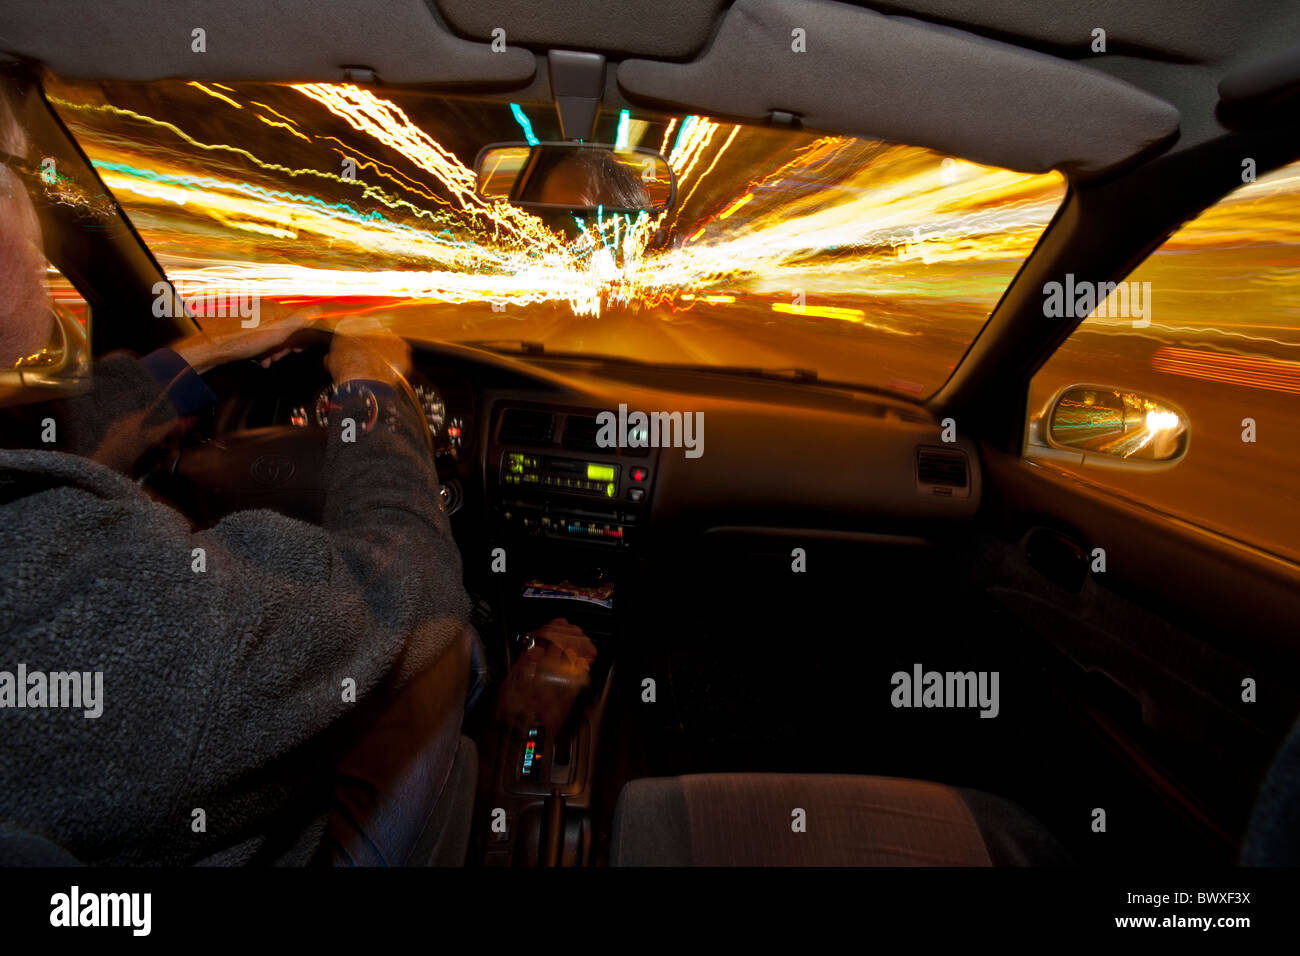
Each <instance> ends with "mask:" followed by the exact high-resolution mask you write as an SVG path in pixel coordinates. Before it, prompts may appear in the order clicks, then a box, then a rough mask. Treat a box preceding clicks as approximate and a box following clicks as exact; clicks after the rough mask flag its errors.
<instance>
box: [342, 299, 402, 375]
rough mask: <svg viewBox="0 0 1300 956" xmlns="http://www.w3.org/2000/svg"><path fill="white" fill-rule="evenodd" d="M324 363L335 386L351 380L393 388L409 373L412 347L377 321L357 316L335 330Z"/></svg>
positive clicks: (372, 318) (373, 318)
mask: <svg viewBox="0 0 1300 956" xmlns="http://www.w3.org/2000/svg"><path fill="white" fill-rule="evenodd" d="M325 364H326V367H327V368H328V369H329V372H330V375H332V376H333V377H334V383H335V384H336V385H337V384H341V383H343V382H346V381H349V380H352V379H365V380H368V381H372V382H385V383H387V384H390V385H392V384H395V383H396V382H397V381H398V380H399V379H401V378H404V377H405V376H406V374H407V373H408V372H409V371H410V368H411V347H410V346H409V345H407V344H406V341H405V340H404V339H403V338H401V337H400V336H398V335H396V334H394V333H393V332H392V331H390V330H389V329H387V328H386V327H385V326H384V325H383V324H382V323H381V322H380V321H379V319H378V318H375V317H370V316H358V317H356V318H349V319H344V320H343V321H342V322H340V323H338V325H336V326H335V327H334V339H333V341H332V342H331V344H330V354H329V357H328V358H327V359H326V360H325Z"/></svg>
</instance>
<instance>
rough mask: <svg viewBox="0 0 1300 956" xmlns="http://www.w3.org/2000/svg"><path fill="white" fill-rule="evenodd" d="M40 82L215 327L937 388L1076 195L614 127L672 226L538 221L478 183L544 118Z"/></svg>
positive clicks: (951, 163) (793, 144) (973, 173)
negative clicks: (294, 310)
mask: <svg viewBox="0 0 1300 956" xmlns="http://www.w3.org/2000/svg"><path fill="white" fill-rule="evenodd" d="M47 91H48V94H49V97H50V100H51V102H52V103H53V104H54V106H55V108H56V109H57V110H58V111H59V113H60V115H61V116H62V117H63V119H64V121H65V122H66V123H67V125H68V127H69V128H70V129H71V131H72V133H73V135H74V136H76V137H77V139H78V140H79V142H80V143H81V145H82V146H83V148H84V149H85V151H86V153H87V154H88V155H89V157H90V159H91V161H92V162H93V164H94V165H95V167H96V168H97V169H98V171H99V174H100V175H101V176H102V177H103V179H104V182H105V184H106V185H107V186H108V187H109V189H110V190H111V191H112V192H113V194H114V195H115V196H116V198H117V199H118V201H119V202H120V203H121V205H122V207H123V208H124V209H125V210H126V212H127V214H128V215H129V216H130V218H131V220H132V222H133V223H134V225H135V226H136V228H137V229H138V230H139V232H140V234H141V236H142V237H143V239H144V241H145V242H146V243H147V244H148V245H149V247H150V249H151V250H152V251H153V253H154V255H155V256H156V257H157V259H158V261H159V262H160V264H161V265H162V267H163V269H164V270H165V271H166V272H167V275H168V277H169V278H170V279H171V280H172V281H173V283H174V284H176V286H177V288H178V291H179V292H180V293H181V295H182V296H183V297H184V298H186V299H187V300H189V301H191V303H192V307H193V309H194V311H195V313H196V315H197V316H198V318H199V321H200V322H202V319H203V311H204V310H203V302H204V301H205V297H206V301H209V302H211V301H224V300H226V299H228V298H229V297H232V296H248V295H256V296H260V297H261V298H262V299H264V300H281V301H293V302H318V303H320V304H321V305H322V306H323V308H324V309H325V310H326V312H327V314H344V313H347V314H355V313H357V312H363V311H364V312H374V313H379V314H381V315H383V316H384V317H385V319H386V320H387V321H389V322H391V323H392V324H393V325H394V327H395V328H397V330H398V331H400V332H403V333H405V334H408V335H412V336H422V337H428V338H436V339H443V340H449V341H459V342H492V343H493V344H494V345H495V344H499V345H500V346H501V347H509V345H510V343H517V342H519V341H527V342H535V343H540V344H541V345H542V346H543V347H544V348H545V350H546V351H547V352H579V353H583V354H590V355H601V356H618V357H622V358H631V359H636V360H640V361H646V362H652V363H672V364H681V363H687V364H703V365H728V366H753V367H760V368H766V369H785V368H791V367H797V368H803V369H808V370H811V371H814V372H816V373H817V374H818V375H819V376H820V377H821V378H822V379H826V380H836V381H844V382H852V383H858V384H863V385H869V386H880V387H887V388H891V389H896V390H898V391H900V392H902V393H907V394H912V395H926V394H929V393H930V392H932V391H934V390H935V389H936V388H938V387H939V386H940V385H941V384H942V383H943V381H944V380H945V379H946V378H947V377H948V375H949V373H950V372H951V370H952V368H953V366H954V365H955V364H956V363H957V362H958V361H959V360H960V358H961V356H962V354H963V353H964V352H965V350H966V348H967V346H968V345H969V344H970V342H971V341H972V340H973V339H974V338H975V336H976V334H977V333H978V332H979V330H980V328H981V327H982V325H983V323H984V321H985V320H986V319H987V318H988V315H989V313H990V311H991V310H992V308H993V306H994V305H995V304H996V302H997V300H998V299H999V297H1000V296H1001V294H1002V292H1003V290H1004V289H1005V288H1006V286H1007V285H1008V284H1009V282H1010V280H1011V278H1012V277H1013V276H1014V274H1015V272H1016V270H1017V269H1018V268H1019V266H1020V264H1021V262H1022V261H1023V260H1024V258H1025V257H1026V256H1027V255H1028V254H1029V252H1030V250H1031V249H1032V248H1033V246H1034V244H1035V243H1036V242H1037V241H1038V238H1039V236H1040V235H1041V233H1042V232H1043V229H1044V228H1045V226H1046V225H1047V223H1048V221H1049V220H1050V219H1051V217H1052V215H1053V213H1054V212H1055V210H1056V208H1057V206H1058V205H1059V203H1060V201H1061V199H1062V197H1063V195H1064V192H1065V188H1064V181H1063V179H1062V178H1061V177H1060V176H1059V175H1057V174H1055V173H1053V174H1047V175H1028V174H1024V173H1016V172H1010V171H1007V170H1000V169H995V168H990V167H987V166H980V165H977V164H974V163H969V162H965V161H963V160H958V159H954V158H951V157H946V156H944V155H942V154H939V153H935V152H933V151H930V150H926V149H921V148H916V147H910V146H899V145H893V144H889V143H882V142H876V141H873V140H868V139H858V138H852V137H842V136H826V135H819V134H814V133H809V132H806V131H791V130H779V129H771V128H764V127H754V126H736V125H731V124H727V123H720V122H715V121H713V120H711V119H709V118H707V117H703V116H684V115H677V116H673V115H664V114H655V113H648V112H647V113H642V112H640V111H631V112H628V111H610V112H606V113H604V114H602V116H601V117H600V120H599V123H598V127H597V131H596V137H595V138H596V139H597V140H598V141H600V142H609V143H617V144H619V145H627V146H633V147H638V146H639V147H648V148H650V149H654V150H659V151H661V152H662V153H663V154H664V155H666V156H667V157H668V158H669V161H670V164H671V165H672V167H673V170H674V172H675V173H676V176H677V181H678V182H677V198H676V202H675V204H674V206H673V208H671V209H669V210H667V211H666V212H663V213H661V214H655V215H648V214H644V213H642V214H640V215H636V216H633V215H626V214H622V215H609V216H606V215H604V214H602V213H600V212H598V213H597V214H596V215H594V216H591V215H588V216H586V217H578V216H573V215H569V214H565V213H542V214H538V213H536V212H527V211H524V210H522V209H517V208H513V207H511V206H508V205H507V204H505V203H504V202H502V201H499V200H483V199H480V198H479V197H477V196H476V194H475V191H474V186H475V175H474V169H473V167H474V159H475V156H476V155H477V154H478V152H479V150H480V149H481V148H482V147H483V146H485V145H487V144H489V143H498V142H502V141H508V140H525V139H527V140H529V141H533V140H541V141H546V140H554V139H558V138H559V128H558V127H559V124H558V120H557V118H556V116H555V111H554V109H553V108H551V107H548V106H529V107H521V106H520V105H518V104H511V103H507V102H499V101H495V100H484V99H468V98H448V97H443V96H432V95H428V94H420V93H413V92H409V91H393V90H389V89H379V88H373V89H372V88H360V87H357V86H352V85H327V84H303V85H296V86H282V85H269V84H233V85H226V84H218V83H211V82H210V83H198V82H191V83H184V82H180V81H172V82H164V83H149V84H139V83H135V84H127V83H81V82H77V83H72V82H65V81H60V80H57V79H53V78H52V79H50V80H49V82H48V84H47Z"/></svg>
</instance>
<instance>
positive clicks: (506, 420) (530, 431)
mask: <svg viewBox="0 0 1300 956" xmlns="http://www.w3.org/2000/svg"><path fill="white" fill-rule="evenodd" d="M554 435H555V416H554V415H552V414H551V413H550V412H539V411H534V410H532V409H529V408H507V409H506V410H505V413H504V414H503V415H502V416H501V430H500V431H499V432H498V433H497V440H498V441H499V442H500V443H501V444H503V445H549V444H551V441H552V439H553V438H554Z"/></svg>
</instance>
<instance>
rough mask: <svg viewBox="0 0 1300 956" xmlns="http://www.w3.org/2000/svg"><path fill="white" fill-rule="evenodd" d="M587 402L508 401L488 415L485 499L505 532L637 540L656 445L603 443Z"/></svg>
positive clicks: (586, 542) (603, 544)
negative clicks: (566, 404) (560, 405)
mask: <svg viewBox="0 0 1300 956" xmlns="http://www.w3.org/2000/svg"><path fill="white" fill-rule="evenodd" d="M598 414H599V412H598V411H597V410H593V409H579V408H568V409H555V408H547V407H542V406H536V405H524V404H512V405H508V406H505V407H499V408H498V409H497V410H496V411H495V413H494V417H493V422H492V427H491V433H490V434H491V439H490V443H489V446H488V454H487V466H488V484H489V507H490V508H491V510H492V513H493V516H494V517H495V524H496V527H497V531H498V534H500V535H501V536H502V537H505V538H534V539H556V540H562V541H565V542H568V543H572V544H577V545H582V546H590V547H593V548H606V549H627V548H631V547H633V546H635V544H636V542H637V539H638V535H639V533H640V531H641V528H642V526H643V525H644V523H645V518H646V515H647V514H648V511H649V507H650V503H651V499H652V496H653V492H654V481H655V477H656V473H657V472H658V456H657V454H656V449H651V448H635V447H613V448H608V447H602V446H601V445H600V443H599V442H598V441H597V437H598V434H599V424H598V421H597V415H598Z"/></svg>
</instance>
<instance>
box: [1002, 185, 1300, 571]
mask: <svg viewBox="0 0 1300 956" xmlns="http://www.w3.org/2000/svg"><path fill="white" fill-rule="evenodd" d="M1126 285H1127V290H1126V291H1127V299H1128V301H1127V306H1125V303H1124V302H1122V301H1120V296H1119V295H1116V294H1112V295H1111V296H1110V299H1109V301H1108V303H1107V304H1106V306H1105V307H1104V308H1103V307H1102V306H1100V305H1098V306H1097V307H1096V308H1095V309H1094V311H1093V312H1092V313H1091V314H1090V315H1089V317H1088V318H1087V319H1085V320H1084V321H1083V322H1082V323H1081V324H1080V325H1079V327H1078V328H1077V329H1076V330H1075V331H1074V333H1073V334H1072V335H1071V336H1070V338H1069V339H1067V340H1066V341H1065V343H1063V344H1062V346H1061V347H1060V349H1059V350H1058V351H1057V352H1056V353H1055V354H1054V355H1053V356H1052V357H1051V358H1050V359H1049V360H1048V362H1047V364H1046V365H1044V366H1043V367H1042V368H1041V369H1040V370H1039V372H1038V374H1037V375H1035V376H1034V379H1033V381H1032V383H1031V385H1030V395H1029V401H1030V406H1029V413H1030V414H1029V420H1030V425H1029V432H1028V434H1027V436H1026V443H1025V454H1026V456H1027V457H1029V458H1032V459H1034V460H1038V461H1042V462H1044V463H1050V464H1051V465H1052V466H1053V467H1059V468H1062V469H1064V470H1067V471H1069V472H1071V473H1073V474H1076V475H1078V476H1080V477H1082V478H1084V479H1086V480H1088V481H1090V482H1091V483H1093V484H1095V485H1098V486H1100V487H1103V488H1106V489H1108V490H1110V491H1113V492H1115V493H1117V494H1121V495H1123V496H1125V497H1127V498H1129V499H1131V500H1135V501H1138V502H1140V503H1142V504H1144V505H1147V506H1149V507H1151V508H1152V509H1155V510H1158V511H1161V512H1163V513H1166V514H1170V515H1173V516H1176V517H1178V518H1182V519H1184V520H1186V521H1189V522H1192V523H1194V524H1197V525H1200V526H1202V527H1205V528H1209V529H1211V530H1213V531H1217V532H1219V533H1222V534H1224V535H1227V536H1229V537H1232V538H1236V539H1238V540H1240V541H1243V542H1246V543H1248V544H1251V545H1254V546H1256V547H1259V548H1261V549H1263V550H1266V551H1270V552H1272V553H1274V554H1277V555H1280V556H1283V557H1286V558H1289V559H1290V560H1293V561H1300V162H1297V163H1293V164H1291V165H1290V166H1287V167H1284V168H1283V169H1280V170H1276V171H1274V172H1273V173H1270V174H1269V175H1267V176H1264V177H1261V178H1260V179H1259V180H1258V181H1257V182H1253V183H1248V184H1246V185H1243V186H1242V187H1240V188H1238V189H1237V190H1236V191H1235V192H1233V193H1232V194H1230V195H1229V196H1227V197H1225V198H1224V199H1222V200H1221V201H1220V202H1219V203H1218V204H1217V205H1215V206H1213V207H1212V208H1210V209H1208V210H1206V211H1205V212H1203V213H1202V214H1201V215H1200V216H1198V217H1197V218H1196V219H1195V220H1193V221H1191V222H1188V223H1186V224H1185V225H1184V226H1183V227H1182V228H1180V229H1179V230H1178V231H1177V232H1176V233H1174V234H1173V235H1172V236H1170V238H1169V239H1168V240H1167V241H1166V242H1165V243H1164V245H1162V246H1161V247H1160V248H1159V249H1158V250H1157V251H1156V252H1155V253H1153V254H1152V255H1151V256H1150V257H1149V258H1148V259H1147V260H1146V261H1145V262H1144V263H1142V265H1140V266H1139V267H1138V268H1137V269H1136V270H1134V272H1133V273H1132V274H1131V275H1129V276H1128V277H1127V279H1126ZM1117 291H1118V292H1120V293H1123V292H1124V291H1125V290H1123V289H1120V290H1117ZM1047 294H1048V291H1047V290H1045V296H1046V295H1047ZM1067 294H1068V293H1067ZM1117 306H1119V307H1117ZM1083 307H1084V308H1087V307H1089V306H1088V305H1084V306H1083ZM1117 313H1118V314H1117ZM1077 385H1089V386H1104V387H1107V389H1106V390H1092V391H1077V392H1072V393H1070V394H1069V395H1068V396H1067V400H1066V404H1070V405H1072V407H1071V408H1067V409H1066V413H1067V417H1068V416H1073V417H1072V420H1070V421H1068V422H1067V424H1069V425H1073V426H1074V427H1075V428H1079V427H1080V425H1081V424H1083V423H1084V419H1085V414H1082V413H1081V412H1080V409H1081V408H1082V407H1083V405H1084V403H1085V402H1086V403H1093V402H1097V403H1098V405H1097V406H1095V407H1092V408H1089V409H1087V411H1086V416H1087V422H1086V424H1087V427H1089V428H1094V429H1095V428H1096V427H1097V425H1096V422H1097V421H1098V420H1099V419H1100V418H1102V417H1104V416H1103V415H1099V414H1098V412H1097V408H1099V407H1100V406H1101V405H1102V404H1105V403H1106V402H1108V401H1109V400H1110V399H1111V398H1117V399H1118V401H1116V402H1114V403H1113V404H1114V405H1115V406H1116V408H1117V409H1118V410H1116V409H1115V408H1101V411H1102V412H1105V413H1109V414H1111V415H1112V416H1113V417H1114V416H1118V417H1115V418H1114V420H1116V421H1122V420H1125V419H1126V420H1127V421H1128V422H1130V423H1131V422H1132V421H1133V420H1134V415H1133V410H1134V407H1135V406H1134V402H1133V399H1134V394H1135V393H1136V394H1137V395H1139V396H1143V397H1152V398H1154V399H1156V400H1158V401H1159V402H1160V403H1162V404H1163V403H1167V406H1168V407H1169V408H1176V409H1177V410H1179V411H1180V412H1181V413H1182V415H1183V418H1184V419H1185V428H1186V439H1187V444H1186V455H1185V456H1184V457H1183V458H1182V459H1181V460H1179V461H1177V463H1176V464H1173V465H1172V466H1170V467H1163V468H1151V467H1145V468H1143V467H1136V468H1133V467H1124V466H1123V465H1122V462H1121V463H1120V465H1121V466H1120V467H1098V465H1099V464H1100V465H1104V464H1105V463H1106V462H1105V460H1104V459H1100V458H1098V459H1095V463H1094V460H1092V459H1084V460H1083V461H1081V456H1080V455H1078V454H1073V455H1070V454H1065V453H1062V452H1061V451H1060V450H1059V449H1053V448H1050V447H1048V444H1047V441H1046V437H1045V435H1046V426H1047V418H1048V412H1049V410H1050V409H1051V408H1052V406H1053V404H1054V400H1055V398H1056V397H1057V396H1058V395H1060V394H1061V393H1062V390H1064V389H1067V388H1069V387H1071V386H1077ZM1110 388H1113V391H1110V390H1109V389H1110ZM1097 396H1102V398H1098V397H1097ZM1126 405H1127V408H1126ZM1146 407H1147V408H1148V409H1150V408H1152V407H1153V406H1152V405H1151V404H1150V403H1148V404H1147V406H1146ZM1154 407H1157V408H1160V407H1161V405H1156V406H1154ZM1139 411H1140V409H1139ZM1157 414H1164V412H1159V413H1157ZM1059 417H1060V413H1058V420H1059ZM1169 420H1170V421H1173V418H1172V417H1171V418H1170V419H1169ZM1157 423H1158V424H1159V420H1157ZM1113 427H1114V428H1115V429H1116V431H1117V432H1119V431H1120V430H1121V426H1118V425H1116V426H1113ZM1130 427H1131V426H1130ZM1053 434H1059V433H1053ZM1120 443H1121V442H1116V441H1112V442H1111V444H1112V445H1114V444H1120Z"/></svg>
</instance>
